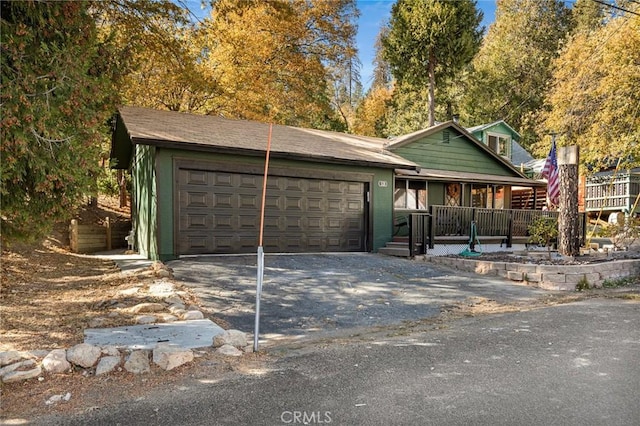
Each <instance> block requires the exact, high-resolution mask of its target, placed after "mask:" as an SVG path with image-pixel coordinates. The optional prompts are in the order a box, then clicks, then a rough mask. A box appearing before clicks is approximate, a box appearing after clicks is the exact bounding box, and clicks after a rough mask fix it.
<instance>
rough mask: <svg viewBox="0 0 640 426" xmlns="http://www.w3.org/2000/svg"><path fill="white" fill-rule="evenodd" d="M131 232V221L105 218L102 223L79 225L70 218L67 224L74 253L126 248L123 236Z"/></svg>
mask: <svg viewBox="0 0 640 426" xmlns="http://www.w3.org/2000/svg"><path fill="white" fill-rule="evenodd" d="M129 232H131V222H130V221H126V222H115V223H112V222H111V221H110V220H109V218H106V220H105V223H104V225H102V226H101V225H81V224H79V223H78V221H77V220H75V219H74V220H72V221H71V225H69V242H70V245H71V251H73V252H75V253H95V252H98V251H108V250H113V249H117V248H126V247H127V241H126V240H125V237H127V236H128V235H129Z"/></svg>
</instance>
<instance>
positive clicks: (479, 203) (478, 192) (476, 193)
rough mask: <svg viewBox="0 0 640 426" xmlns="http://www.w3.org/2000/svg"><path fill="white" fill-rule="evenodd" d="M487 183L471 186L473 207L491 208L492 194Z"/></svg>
mask: <svg viewBox="0 0 640 426" xmlns="http://www.w3.org/2000/svg"><path fill="white" fill-rule="evenodd" d="M488 188H489V187H488V186H487V185H472V186H471V207H480V208H483V209H485V208H491V198H489V196H490V195H491V194H490V192H489V190H488Z"/></svg>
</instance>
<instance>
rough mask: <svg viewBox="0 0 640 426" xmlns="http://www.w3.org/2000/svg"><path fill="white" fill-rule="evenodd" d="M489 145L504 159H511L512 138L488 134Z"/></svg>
mask: <svg viewBox="0 0 640 426" xmlns="http://www.w3.org/2000/svg"><path fill="white" fill-rule="evenodd" d="M487 145H489V148H491V149H492V150H494V151H495V152H497V153H498V154H499V155H502V156H503V157H507V158H511V138H510V137H509V136H506V135H500V134H497V133H489V134H487Z"/></svg>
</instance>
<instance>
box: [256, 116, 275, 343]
mask: <svg viewBox="0 0 640 426" xmlns="http://www.w3.org/2000/svg"><path fill="white" fill-rule="evenodd" d="M272 132H273V124H270V125H269V138H268V140H267V155H266V158H265V161H264V177H263V179H262V205H261V207H260V236H259V237H258V273H257V277H256V279H257V283H256V323H255V328H254V331H253V350H254V352H258V345H259V343H258V342H259V338H260V296H261V295H262V280H263V279H264V249H263V248H262V239H263V235H264V206H265V201H266V197H267V175H268V174H269V154H270V153H271V133H272Z"/></svg>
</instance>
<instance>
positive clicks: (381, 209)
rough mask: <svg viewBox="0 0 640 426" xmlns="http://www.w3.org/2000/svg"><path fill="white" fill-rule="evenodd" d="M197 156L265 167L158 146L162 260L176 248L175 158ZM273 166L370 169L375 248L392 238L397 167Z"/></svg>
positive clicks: (283, 164) (255, 161)
mask: <svg viewBox="0 0 640 426" xmlns="http://www.w3.org/2000/svg"><path fill="white" fill-rule="evenodd" d="M178 158H179V159H193V160H199V161H215V162H225V163H237V164H246V165H261V166H262V167H264V158H263V157H244V156H234V155H224V154H210V153H202V152H189V151H181V150H175V149H165V148H162V149H161V148H158V150H157V153H156V166H157V184H158V192H157V201H158V206H159V208H158V210H157V217H156V219H157V222H158V223H159V229H160V231H159V232H158V234H157V237H158V249H159V250H158V257H159V258H160V259H161V260H168V259H171V258H175V249H174V234H173V226H174V214H175V213H174V202H175V200H174V188H173V185H174V183H175V179H174V176H173V174H174V167H173V161H174V159H178ZM269 165H270V167H274V168H275V167H279V168H292V169H304V170H325V171H335V172H350V173H367V174H372V175H373V180H372V182H371V187H370V190H371V199H370V201H371V218H370V225H371V227H372V231H373V232H372V234H373V235H372V248H373V251H377V250H378V249H379V248H380V247H384V245H385V244H386V243H387V242H388V241H390V240H391V238H392V234H393V170H391V169H381V168H369V167H360V166H348V165H337V164H324V163H315V162H301V161H292V160H282V159H274V158H272V159H271V160H270V162H269ZM380 181H386V182H387V185H386V186H384V185H382V186H381V185H379V184H378V182H380Z"/></svg>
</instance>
